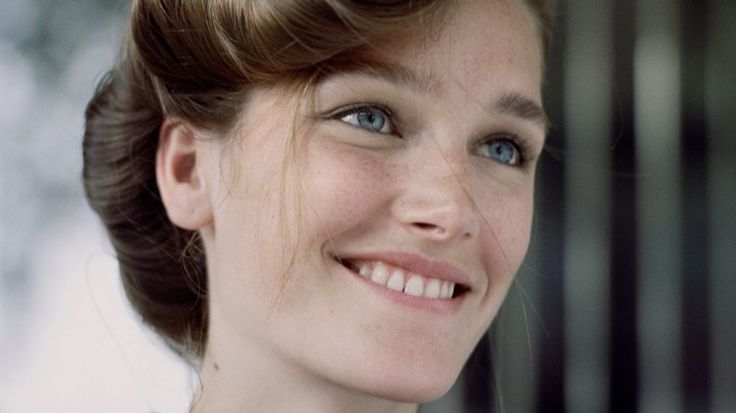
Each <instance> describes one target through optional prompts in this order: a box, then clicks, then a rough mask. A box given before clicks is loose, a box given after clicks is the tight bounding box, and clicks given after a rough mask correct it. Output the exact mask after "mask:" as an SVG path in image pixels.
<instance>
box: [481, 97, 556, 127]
mask: <svg viewBox="0 0 736 413" xmlns="http://www.w3.org/2000/svg"><path fill="white" fill-rule="evenodd" d="M494 109H495V110H496V111H497V112H499V113H503V114H506V115H511V116H515V117H517V118H521V119H526V120H530V121H532V122H534V123H537V124H539V125H541V126H542V127H543V128H544V130H545V132H546V131H547V129H549V118H548V117H547V114H546V113H545V111H544V109H542V106H540V105H539V104H538V103H537V102H535V101H533V100H531V99H529V98H528V97H526V96H524V95H522V94H521V93H516V92H510V93H505V94H504V95H503V96H501V98H499V99H498V100H497V101H496V104H495V105H494Z"/></svg>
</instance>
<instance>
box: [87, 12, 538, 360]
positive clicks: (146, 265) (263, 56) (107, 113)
mask: <svg viewBox="0 0 736 413" xmlns="http://www.w3.org/2000/svg"><path fill="white" fill-rule="evenodd" d="M447 3H448V1H442V0H412V1H401V0H382V1H371V2H369V1H364V0H291V1H287V0H282V1H257V0H241V1H232V0H209V1H207V0H196V1H195V0H191V1H189V0H188V1H179V0H135V1H134V2H133V5H132V8H131V12H130V18H129V26H128V32H127V33H126V37H125V40H124V42H123V46H122V49H121V52H120V55H119V58H118V61H117V63H116V65H115V67H114V68H113V69H112V70H111V71H110V72H109V73H108V74H107V75H106V76H105V77H104V78H103V79H102V81H101V82H100V84H99V86H98V88H97V90H96V92H95V94H94V96H93V97H92V99H91V101H90V102H89V105H88V107H87V111H86V130H85V134H84V144H83V152H84V153H83V155H84V170H83V180H84V187H85V190H86V194H87V198H88V200H89V203H90V205H91V206H92V208H93V209H94V210H95V212H96V213H97V214H98V215H99V216H100V218H101V219H102V222H103V224H104V225H105V227H106V229H107V231H108V234H109V237H110V239H111V241H112V245H113V247H114V249H115V251H116V253H117V259H118V261H119V263H120V273H121V277H122V280H123V286H124V288H125V291H126V294H127V296H128V298H129V300H130V302H131V303H132V304H133V306H134V308H135V309H136V310H137V311H138V313H139V314H140V315H141V317H142V319H143V321H144V322H145V323H146V324H148V325H150V326H151V327H152V328H153V329H154V330H155V331H156V332H157V333H158V334H159V335H160V336H162V337H163V338H164V339H165V340H166V342H167V343H168V344H169V345H170V346H171V347H172V348H173V349H174V350H175V351H176V352H178V353H179V354H180V355H182V356H184V357H185V358H187V359H188V360H190V361H194V360H197V359H198V358H199V357H201V355H202V354H203V351H204V344H205V340H206V336H207V293H206V291H207V272H206V268H205V254H204V249H203V247H202V245H201V242H200V240H199V238H198V237H197V234H196V233H195V232H192V231H187V230H183V229H181V228H178V227H176V226H175V225H174V224H173V223H172V222H171V221H170V220H169V219H168V217H167V214H166V211H165V210H164V207H163V204H162V202H161V199H160V196H159V192H158V187H157V184H156V178H155V154H156V150H157V146H158V135H159V128H160V125H161V123H162V122H163V120H164V118H165V117H180V118H182V119H185V120H186V121H187V122H190V123H191V124H193V125H195V126H197V127H202V128H208V129H211V130H215V131H226V130H228V129H229V128H231V127H232V126H233V123H234V122H235V120H236V118H237V115H238V113H239V112H240V110H241V109H242V106H243V104H244V102H245V100H246V97H247V94H248V91H249V90H250V89H251V88H252V86H253V85H256V84H267V83H275V82H283V81H290V82H294V81H298V80H304V79H308V78H310V77H313V76H314V75H315V73H316V72H317V71H319V70H321V68H327V67H329V66H330V65H331V64H334V62H338V61H341V60H342V61H345V58H346V57H349V55H350V53H351V52H352V51H354V50H356V49H357V48H359V47H361V46H366V45H371V44H375V43H377V42H380V41H381V40H386V39H388V38H389V37H391V36H397V35H401V34H403V33H405V32H406V31H408V30H410V29H412V28H416V27H417V26H418V25H420V24H422V23H423V22H429V21H431V20H432V18H433V16H436V15H439V14H440V13H441V11H442V10H443V8H444V7H445V6H446V5H447ZM526 3H527V5H528V6H529V7H530V10H531V11H532V12H533V14H534V15H535V17H536V18H537V19H538V22H539V25H538V26H539V27H540V29H541V35H542V38H543V41H544V43H545V46H546V43H547V40H546V39H547V37H548V35H547V33H548V29H549V24H550V14H549V9H548V6H547V5H546V2H545V1H544V0H530V1H527V2H526Z"/></svg>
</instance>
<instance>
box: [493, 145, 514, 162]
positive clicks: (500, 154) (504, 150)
mask: <svg viewBox="0 0 736 413" xmlns="http://www.w3.org/2000/svg"><path fill="white" fill-rule="evenodd" d="M493 152H495V155H496V157H497V159H498V160H499V161H501V162H505V163H509V162H511V160H512V158H513V157H514V154H513V150H511V149H510V148H509V145H507V144H506V145H504V143H503V142H496V143H495V144H494V148H493Z"/></svg>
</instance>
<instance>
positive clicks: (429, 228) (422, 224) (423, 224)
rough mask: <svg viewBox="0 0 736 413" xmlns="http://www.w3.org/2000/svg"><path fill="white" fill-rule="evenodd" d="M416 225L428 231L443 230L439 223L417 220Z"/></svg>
mask: <svg viewBox="0 0 736 413" xmlns="http://www.w3.org/2000/svg"><path fill="white" fill-rule="evenodd" d="M414 226H415V227H417V228H419V229H423V230H427V231H438V230H441V228H440V227H438V226H437V225H434V224H428V223H426V222H415V223H414Z"/></svg>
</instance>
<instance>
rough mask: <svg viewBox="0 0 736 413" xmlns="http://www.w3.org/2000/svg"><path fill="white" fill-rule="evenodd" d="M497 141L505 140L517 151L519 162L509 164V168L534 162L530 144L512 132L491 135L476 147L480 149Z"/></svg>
mask: <svg viewBox="0 0 736 413" xmlns="http://www.w3.org/2000/svg"><path fill="white" fill-rule="evenodd" d="M498 140H505V141H508V142H510V143H511V144H512V145H514V147H515V148H516V150H517V153H518V155H519V161H518V162H517V163H515V164H509V166H514V167H523V166H525V165H526V164H527V163H529V162H531V161H533V160H534V156H533V154H534V149H533V146H532V144H531V143H530V142H529V141H528V140H527V139H524V138H522V137H521V136H520V135H518V134H516V133H513V132H499V133H493V134H491V135H489V136H487V137H485V138H483V139H481V140H480V141H479V142H478V143H477V144H476V147H480V146H482V145H485V144H489V143H491V142H494V141H498Z"/></svg>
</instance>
